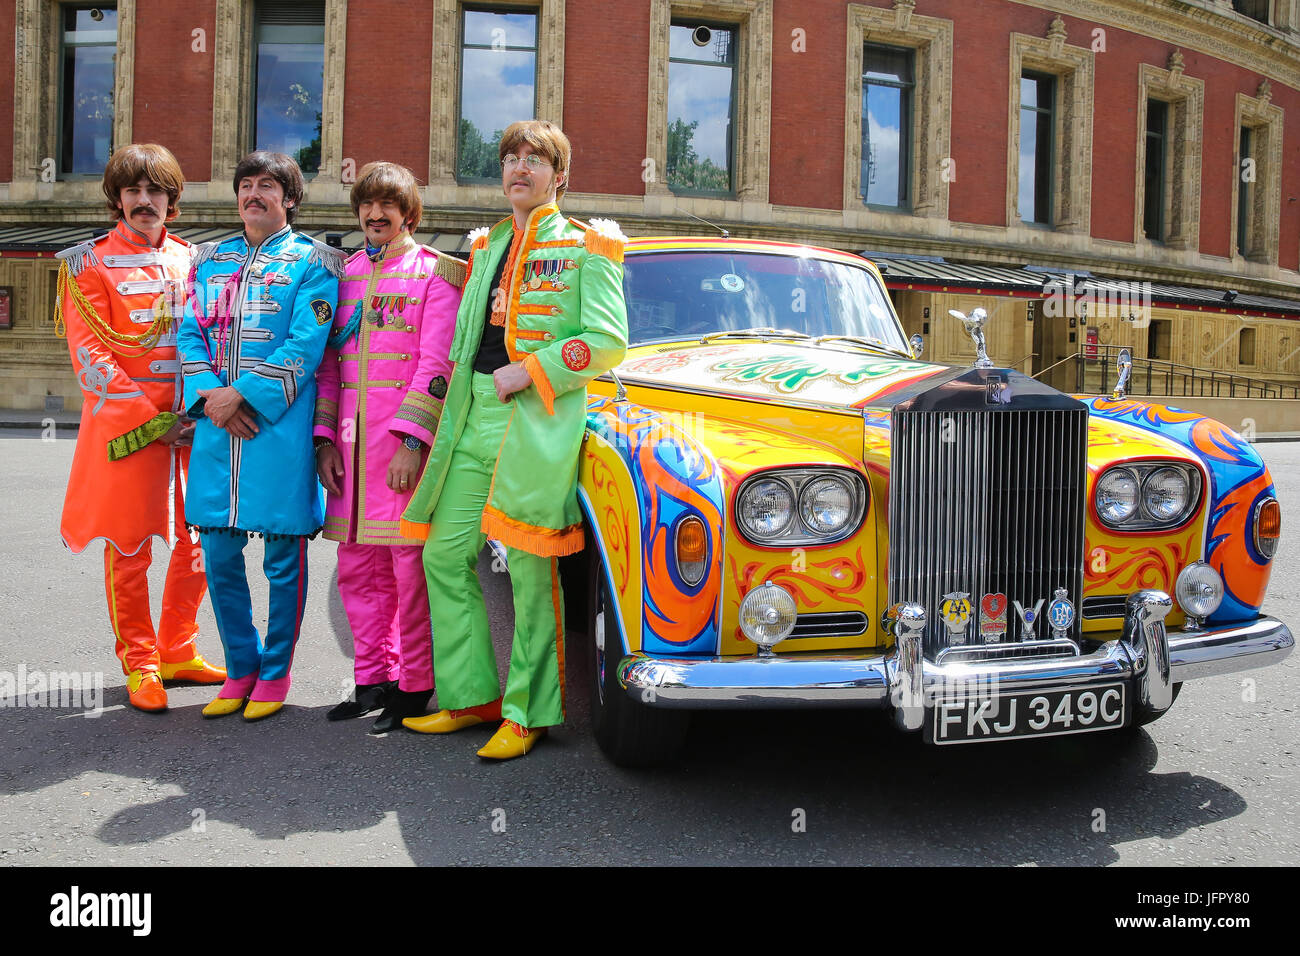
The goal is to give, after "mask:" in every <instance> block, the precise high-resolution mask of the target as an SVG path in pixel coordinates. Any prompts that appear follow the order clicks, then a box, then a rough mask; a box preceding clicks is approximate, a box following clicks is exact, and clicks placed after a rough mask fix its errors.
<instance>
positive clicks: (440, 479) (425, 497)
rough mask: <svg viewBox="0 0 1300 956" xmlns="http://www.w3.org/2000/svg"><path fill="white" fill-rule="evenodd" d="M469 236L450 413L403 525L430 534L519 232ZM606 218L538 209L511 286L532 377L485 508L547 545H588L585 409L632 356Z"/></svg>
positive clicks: (500, 228)
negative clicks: (582, 470)
mask: <svg viewBox="0 0 1300 956" xmlns="http://www.w3.org/2000/svg"><path fill="white" fill-rule="evenodd" d="M484 232H485V234H480V235H478V236H477V238H476V239H475V240H474V243H473V245H472V246H471V248H470V259H469V278H468V279H467V280H466V283H465V291H464V297H463V298H462V299H461V303H460V310H459V312H457V314H456V336H455V339H454V340H453V341H452V346H451V360H452V362H453V363H455V369H454V371H453V372H452V378H451V383H450V384H449V385H448V386H447V395H446V406H445V407H444V409H443V415H442V423H441V426H440V427H439V429H438V434H437V437H436V439H435V440H434V445H433V449H432V451H431V452H430V453H429V460H428V462H427V463H426V464H425V468H424V473H423V475H422V476H421V477H420V483H419V486H418V487H417V488H416V490H415V494H414V496H413V497H412V498H411V503H410V505H408V507H407V509H406V511H405V513H404V514H403V515H402V534H404V535H406V536H408V537H413V538H418V539H421V540H423V539H424V538H426V537H427V536H428V534H429V531H430V520H431V518H432V515H433V511H434V508H435V507H436V506H437V504H438V497H439V495H440V494H441V492H442V487H443V484H444V482H445V480H446V477H447V469H448V466H449V465H450V463H451V457H452V452H453V451H454V450H455V448H456V444H457V443H458V442H459V441H460V437H461V434H462V432H463V431H464V429H465V421H466V418H467V416H468V413H469V403H470V379H471V377H472V376H473V374H474V358H475V356H476V355H477V354H478V348H479V341H480V339H481V338H482V336H483V324H484V320H485V313H486V311H487V306H488V301H489V299H490V298H491V296H492V295H493V293H494V291H495V289H494V288H493V285H492V277H493V275H494V274H495V272H496V268H497V265H498V264H499V263H500V261H501V259H502V257H503V256H505V255H507V254H508V253H509V250H510V245H511V242H512V240H513V238H514V224H513V220H512V219H503V220H502V221H501V222H499V223H497V224H496V225H495V226H493V227H492V228H491V230H485V231H484ZM625 238H626V237H624V236H623V234H622V233H621V232H619V230H618V227H617V226H616V225H614V223H612V222H609V221H608V220H605V221H602V220H593V222H592V224H591V225H584V224H583V223H580V222H577V221H575V220H570V219H567V218H566V217H564V216H562V215H560V211H559V208H558V207H557V206H556V205H555V204H554V203H547V204H545V205H542V206H539V207H538V208H536V209H534V210H533V211H532V213H531V214H530V215H529V217H528V223H527V225H526V226H525V228H524V236H523V240H522V242H523V245H522V247H521V248H520V250H519V254H518V257H517V258H516V260H515V265H514V268H513V270H512V274H511V275H510V277H509V284H508V288H509V289H510V300H509V303H508V304H507V308H506V326H505V344H506V351H507V353H508V354H509V355H510V359H511V361H515V362H519V361H522V362H523V365H524V368H525V369H527V370H528V374H529V375H530V376H531V377H532V380H533V385H532V387H530V388H526V389H524V390H523V391H520V392H516V393H515V394H514V396H512V398H511V404H512V406H513V409H512V411H511V414H510V423H509V425H508V426H507V428H506V436H505V440H504V441H503V442H502V445H501V453H500V455H499V456H498V458H497V464H496V470H495V473H494V475H493V479H492V490H491V492H490V494H489V497H488V502H487V506H486V507H485V508H484V509H483V525H482V527H483V531H484V532H485V533H486V534H487V535H488V536H489V537H492V538H496V539H497V540H499V541H501V542H502V543H503V544H505V545H507V546H509V547H512V548H517V549H519V550H521V551H527V552H529V553H531V554H537V555H541V556H542V557H553V556H558V555H564V554H572V553H573V552H575V551H580V550H581V549H582V545H583V537H582V516H581V512H580V511H579V509H578V497H577V488H578V464H579V456H580V453H581V448H582V437H583V433H584V431H585V429H586V421H587V389H586V385H587V383H588V382H589V381H591V380H592V379H593V378H595V377H596V376H598V375H600V374H602V373H603V372H606V371H608V370H609V369H611V368H613V367H614V366H616V365H617V364H618V363H619V362H621V361H622V360H623V355H624V353H625V352H626V350H627V304H626V302H625V301H624V298H623V242H624V239H625Z"/></svg>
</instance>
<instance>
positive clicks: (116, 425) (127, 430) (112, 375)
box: [55, 144, 226, 711]
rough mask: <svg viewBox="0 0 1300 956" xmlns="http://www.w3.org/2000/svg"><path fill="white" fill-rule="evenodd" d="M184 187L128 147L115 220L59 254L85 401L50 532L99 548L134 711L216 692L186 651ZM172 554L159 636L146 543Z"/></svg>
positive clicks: (73, 544)
mask: <svg viewBox="0 0 1300 956" xmlns="http://www.w3.org/2000/svg"><path fill="white" fill-rule="evenodd" d="M183 183H184V179H183V176H182V174H181V169H180V166H179V165H177V163H176V159H175V157H173V156H172V154H171V153H170V152H169V151H168V150H166V149H164V148H163V147H161V146H156V145H153V144H144V145H139V144H132V145H130V146H125V147H123V148H121V149H119V150H116V151H115V152H114V153H113V156H112V158H111V159H110V160H109V162H108V166H107V167H106V168H105V169H104V182H103V188H104V195H105V197H107V199H108V208H109V210H110V211H111V212H113V213H115V214H116V215H117V224H116V226H115V227H114V228H113V230H112V231H111V232H109V233H108V234H107V235H105V236H101V237H100V238H98V239H95V240H92V241H90V242H85V243H82V244H81V245H79V246H74V247H73V248H71V249H67V250H64V251H63V252H60V253H59V254H58V255H59V258H60V259H62V260H63V266H62V267H61V268H60V271H59V290H58V291H59V296H58V303H57V305H56V315H55V328H56V330H60V329H61V327H62V326H64V325H66V328H67V338H68V350H69V351H70V352H71V353H72V363H73V364H72V367H73V371H74V372H75V373H76V376H77V382H78V384H80V386H81V390H82V391H83V392H84V393H85V399H84V402H83V404H82V408H81V429H80V431H79V432H78V435H77V448H76V452H75V453H74V455H73V459H72V474H71V475H70V476H69V478H68V492H67V497H66V498H65V500H64V504H63V521H62V524H61V527H60V532H61V533H62V535H63V542H64V544H66V545H67V546H68V547H69V548H71V549H72V550H73V551H74V552H77V553H80V552H81V551H84V550H85V549H86V548H87V547H88V546H89V545H90V543H91V542H92V541H94V540H95V539H97V538H102V539H104V588H105V591H106V592H107V595H108V616H109V621H110V623H111V624H112V627H113V633H114V635H116V637H117V656H118V659H119V660H120V661H121V662H122V672H123V673H124V674H126V675H127V691H128V693H129V695H130V700H131V704H132V706H134V707H137V708H139V709H140V710H147V711H159V710H164V709H166V707H167V692H166V691H165V690H164V689H163V685H162V682H163V681H164V680H184V681H192V682H194V683H199V684H212V683H220V682H221V681H223V680H225V677H226V672H225V671H224V670H222V669H221V668H218V667H213V666H212V665H211V664H209V663H208V662H207V661H205V660H204V659H203V657H202V655H200V654H199V652H198V649H197V648H196V647H195V635H196V634H197V632H198V625H196V624H195V623H194V617H195V614H196V612H197V611H198V608H199V603H200V602H201V601H202V600H203V592H204V588H205V580H204V575H203V562H202V554H201V552H200V550H199V547H198V545H197V544H194V543H193V542H192V541H191V540H190V536H189V532H188V531H187V530H186V527H185V511H184V499H183V489H184V487H185V481H186V472H187V469H188V466H189V447H188V441H189V437H190V435H191V433H192V432H193V430H194V426H193V424H192V423H191V422H190V421H189V420H188V419H185V418H184V417H183V416H182V413H181V408H180V404H179V403H180V388H179V387H178V386H179V382H180V363H179V361H178V360H177V358H176V326H177V325H178V324H179V315H180V305H181V303H183V302H184V284H185V277H186V276H187V275H188V273H189V268H190V251H191V250H190V244H189V243H188V242H185V241H184V240H181V239H177V238H176V237H174V236H171V235H169V234H168V232H167V226H166V223H167V222H168V221H170V220H171V219H173V218H175V216H176V214H177V211H178V207H177V202H178V200H179V199H180V195H181V190H182V188H183ZM154 535H157V536H158V537H160V538H163V539H164V540H166V541H167V542H168V544H172V543H173V542H174V550H173V551H172V558H171V563H170V565H169V566H168V568H167V582H166V584H165V586H164V588H163V601H162V615H161V617H160V618H159V622H158V630H157V631H156V632H155V630H154V626H153V619H152V617H151V616H150V612H149V579H148V571H149V564H150V562H151V560H152V553H153V546H152V538H153V536H154Z"/></svg>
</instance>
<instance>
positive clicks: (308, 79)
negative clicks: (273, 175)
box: [253, 0, 325, 173]
mask: <svg viewBox="0 0 1300 956" xmlns="http://www.w3.org/2000/svg"><path fill="white" fill-rule="evenodd" d="M256 77H257V83H256V86H255V88H254V94H253V96H254V100H253V102H254V105H255V108H254V110H253V116H254V119H253V143H254V144H255V147H256V148H257V149H268V150H271V151H273V152H277V153H287V154H288V155H290V156H292V157H293V158H294V159H295V160H297V162H298V165H299V166H301V167H302V171H303V172H304V173H314V172H317V171H318V170H319V169H320V133H321V93H322V90H323V88H324V84H325V4H324V2H323V0H322V2H315V3H311V2H306V3H302V2H293V0H260V2H259V3H258V4H257V67H256Z"/></svg>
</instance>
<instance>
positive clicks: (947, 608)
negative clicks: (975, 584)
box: [939, 591, 971, 644]
mask: <svg viewBox="0 0 1300 956" xmlns="http://www.w3.org/2000/svg"><path fill="white" fill-rule="evenodd" d="M970 611H971V607H970V595H969V594H968V593H967V592H965V591H952V592H950V593H948V594H945V595H944V596H943V600H942V601H941V602H940V603H939V617H940V619H942V621H943V626H944V627H946V628H948V633H949V634H951V635H952V639H951V640H950V641H949V643H950V644H965V643H966V627H967V625H968V624H970Z"/></svg>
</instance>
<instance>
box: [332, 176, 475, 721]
mask: <svg viewBox="0 0 1300 956" xmlns="http://www.w3.org/2000/svg"><path fill="white" fill-rule="evenodd" d="M352 211H353V213H354V214H355V215H356V216H357V217H358V218H359V220H360V223H361V228H362V230H363V232H364V233H365V237H366V247H365V249H362V250H360V251H358V252H357V253H356V254H355V255H353V256H352V257H351V258H350V259H348V261H347V266H346V274H345V277H344V280H343V281H342V282H341V283H340V285H339V303H338V310H337V312H336V313H335V324H334V329H333V332H332V334H331V336H330V340H329V347H328V348H327V349H326V352H325V359H324V361H322V362H321V365H320V369H319V370H318V371H317V374H316V382H317V387H318V390H319V391H318V394H317V399H316V420H315V435H316V466H317V472H318V474H319V475H320V478H321V482H322V484H324V486H325V489H326V491H328V492H329V500H328V502H327V504H326V509H325V536H326V537H327V538H330V539H332V540H334V541H338V542H339V551H338V560H339V593H340V595H341V596H342V598H343V607H344V610H345V611H346V612H347V616H348V622H349V624H351V626H352V636H353V640H354V643H355V648H356V662H355V668H354V670H355V678H356V689H355V691H354V693H353V694H352V696H351V697H349V698H348V699H347V700H345V701H343V703H341V704H339V705H338V706H337V707H335V708H333V709H332V710H331V711H330V712H329V714H328V715H327V716H328V717H329V719H330V720H344V719H347V718H349V717H361V716H363V715H365V714H367V713H370V712H371V711H373V710H377V709H379V708H380V707H383V713H382V714H380V716H379V719H378V721H376V723H375V725H374V728H373V729H372V730H371V732H372V733H386V732H387V731H389V730H393V729H395V728H396V727H398V726H400V725H401V722H402V718H403V717H415V716H418V715H420V714H423V713H424V710H425V707H426V705H427V704H428V702H429V698H430V696H431V695H432V694H433V656H432V634H431V631H430V629H429V605H428V597H427V592H426V590H425V583H424V582H425V577H424V565H423V563H422V557H421V555H422V542H420V541H417V540H414V539H410V538H404V537H402V534H401V531H400V529H399V522H400V519H401V515H402V511H403V510H404V509H405V508H406V505H407V503H408V502H409V501H410V498H411V493H412V492H413V491H414V490H415V485H416V483H417V482H418V481H419V478H420V472H421V471H422V469H423V467H424V460H425V458H426V457H427V456H428V452H429V447H430V446H431V445H432V444H433V436H434V433H435V432H436V431H437V429H438V419H439V416H440V415H441V414H442V400H443V397H444V396H445V395H446V392H447V380H448V379H449V378H450V376H451V362H450V360H449V359H448V357H447V356H448V353H449V352H450V350H451V339H452V334H453V332H454V331H455V327H456V310H457V308H458V307H459V305H460V296H461V289H462V287H463V286H464V285H465V264H464V263H463V262H461V260H459V259H456V258H454V257H452V256H447V255H443V254H442V253H439V252H436V251H434V250H432V249H429V248H428V247H426V246H422V245H420V244H419V243H417V242H416V241H415V240H414V239H413V238H412V237H411V233H412V232H413V231H414V229H415V228H416V226H418V225H419V222H420V216H421V213H422V211H423V204H422V203H421V201H420V191H419V186H418V184H417V183H416V181H415V177H414V176H413V175H412V174H411V172H410V170H408V169H406V168H405V167H402V166H398V165H396V164H394V163H370V164H369V165H367V166H365V167H364V168H362V170H361V174H360V176H359V177H358V178H357V182H356V185H354V186H353V187H352Z"/></svg>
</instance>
